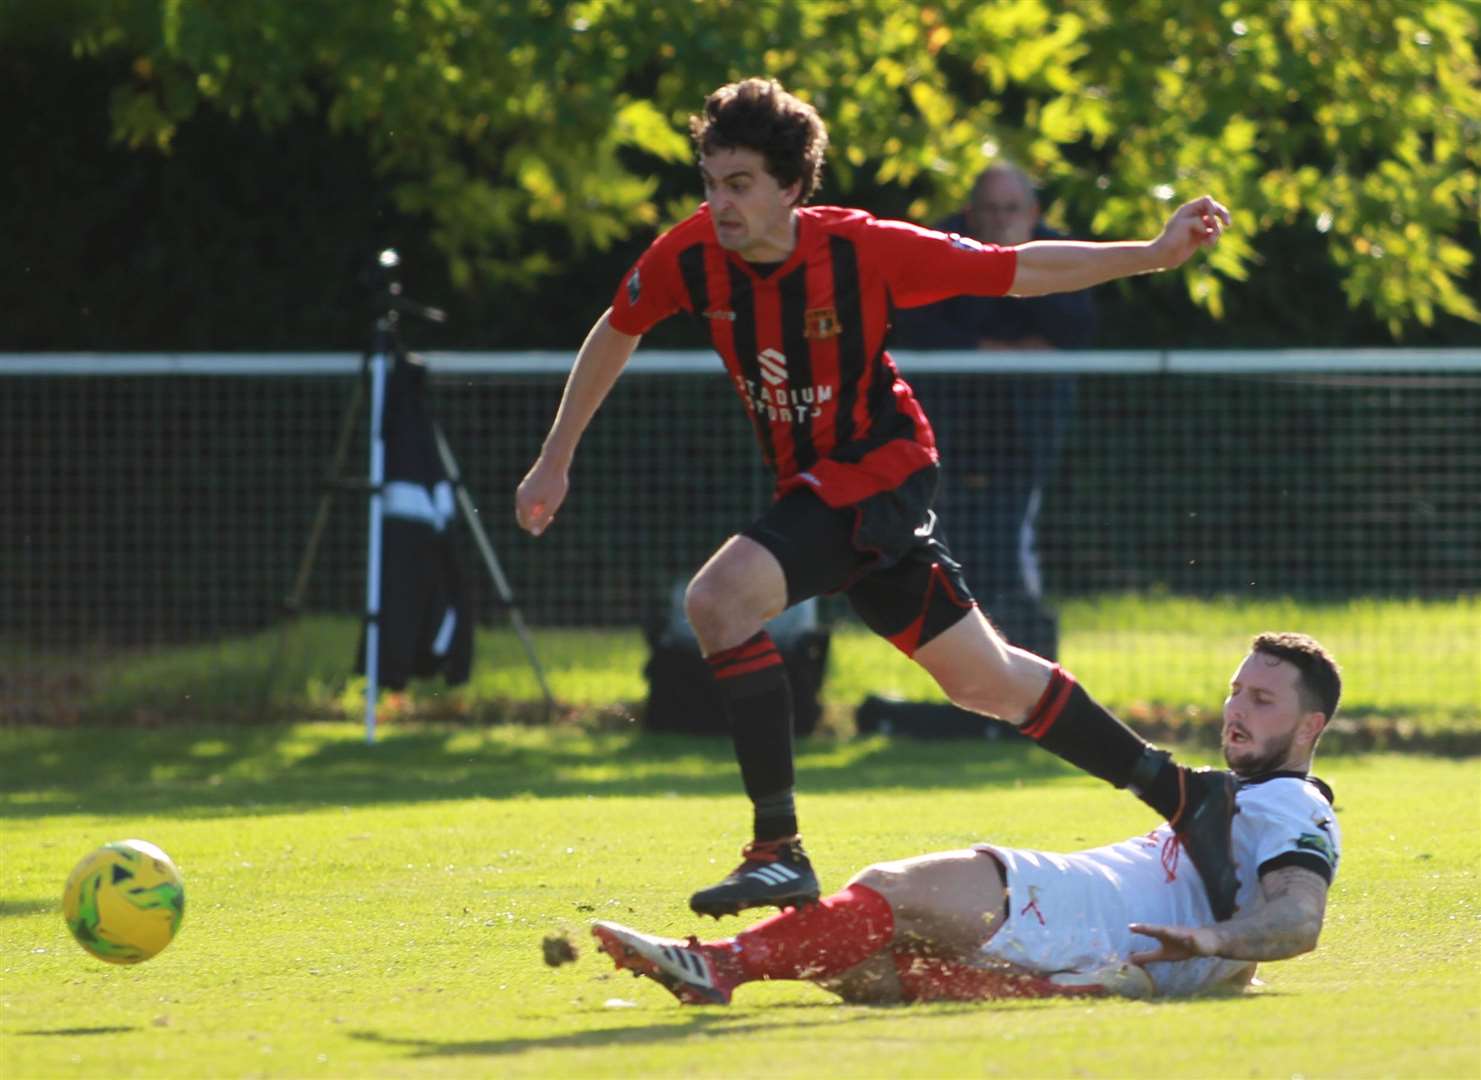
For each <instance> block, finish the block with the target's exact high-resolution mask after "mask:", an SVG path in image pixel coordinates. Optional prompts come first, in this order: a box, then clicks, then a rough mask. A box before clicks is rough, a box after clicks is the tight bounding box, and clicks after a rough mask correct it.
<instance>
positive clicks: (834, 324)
mask: <svg viewBox="0 0 1481 1080" xmlns="http://www.w3.org/2000/svg"><path fill="white" fill-rule="evenodd" d="M842 329H843V327H842V326H841V325H840V324H839V322H838V312H837V311H836V310H835V309H833V308H830V307H825V308H812V309H810V310H808V311H805V312H803V313H802V336H803V337H805V338H810V339H811V340H813V341H818V340H821V339H822V338H830V337H837V336H838V334H839V332H840V331H841V330H842Z"/></svg>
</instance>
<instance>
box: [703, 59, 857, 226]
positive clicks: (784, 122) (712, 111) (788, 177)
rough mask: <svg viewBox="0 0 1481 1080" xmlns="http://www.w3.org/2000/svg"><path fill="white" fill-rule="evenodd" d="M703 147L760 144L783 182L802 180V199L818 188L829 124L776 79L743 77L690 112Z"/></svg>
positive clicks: (758, 148) (769, 167)
mask: <svg viewBox="0 0 1481 1080" xmlns="http://www.w3.org/2000/svg"><path fill="white" fill-rule="evenodd" d="M689 134H690V136H691V137H692V138H693V139H694V148H695V151H696V152H697V153H700V154H708V153H710V152H711V151H714V150H736V149H747V150H754V151H756V152H757V153H758V154H760V155H761V156H762V157H763V158H765V159H766V171H767V172H768V173H770V174H771V176H772V178H773V179H774V180H776V182H777V183H778V184H779V185H781V186H782V187H787V186H789V185H791V184H793V183H795V182H797V181H801V182H802V190H801V193H800V195H799V196H798V199H797V202H798V205H801V204H802V203H805V202H807V200H808V199H810V198H812V196H813V195H814V194H815V193H816V192H817V190H818V185H819V184H821V183H822V180H823V158H824V156H825V155H826V154H827V152H828V129H827V127H825V126H824V124H823V118H822V117H821V116H819V115H818V110H817V109H814V108H813V107H812V106H811V105H809V104H808V103H807V102H805V101H802V100H800V99H799V98H796V97H794V96H792V95H791V94H789V93H788V92H787V91H786V90H785V89H783V88H782V84H781V83H779V82H777V81H776V80H775V79H759V78H751V79H742V80H741V81H740V82H733V83H728V84H726V85H725V86H722V87H720V89H718V90H716V91H715V92H714V93H713V94H711V95H710V96H709V97H707V98H705V104H704V111H703V112H702V113H699V114H697V115H695V116H691V117H690V118H689Z"/></svg>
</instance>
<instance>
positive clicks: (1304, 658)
mask: <svg viewBox="0 0 1481 1080" xmlns="http://www.w3.org/2000/svg"><path fill="white" fill-rule="evenodd" d="M1250 649H1251V650H1252V651H1253V652H1257V653H1262V654H1264V655H1265V656H1273V657H1275V658H1276V659H1278V660H1284V661H1286V663H1288V664H1293V665H1295V667H1296V669H1297V670H1298V671H1300V672H1301V677H1300V679H1298V680H1297V683H1296V690H1297V693H1298V694H1299V695H1300V698H1301V707H1302V708H1303V709H1305V710H1307V711H1308V712H1319V713H1321V714H1322V715H1323V716H1325V717H1326V718H1327V722H1328V723H1331V721H1332V717H1334V716H1336V715H1337V703H1338V701H1340V700H1341V698H1342V669H1341V668H1340V667H1338V666H1337V661H1336V660H1334V659H1333V658H1332V655H1331V653H1329V652H1327V650H1326V649H1324V648H1322V646H1321V644H1320V643H1319V642H1318V641H1317V640H1316V639H1315V638H1310V637H1307V636H1306V635H1305V634H1277V633H1265V634H1257V635H1256V636H1255V639H1254V640H1253V641H1251V642H1250Z"/></svg>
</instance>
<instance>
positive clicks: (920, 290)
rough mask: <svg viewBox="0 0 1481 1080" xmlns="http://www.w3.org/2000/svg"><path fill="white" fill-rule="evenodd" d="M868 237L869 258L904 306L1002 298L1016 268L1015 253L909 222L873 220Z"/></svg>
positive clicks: (1010, 285) (897, 301) (1011, 281)
mask: <svg viewBox="0 0 1481 1080" xmlns="http://www.w3.org/2000/svg"><path fill="white" fill-rule="evenodd" d="M866 236H867V237H868V244H869V253H870V256H871V257H872V258H873V259H874V261H875V264H876V265H877V266H878V267H879V268H880V272H881V274H882V275H883V276H884V279H885V282H886V284H888V285H889V288H890V295H891V297H892V299H893V300H894V302H895V304H896V306H898V307H902V308H912V307H919V306H920V305H922V304H933V303H935V302H936V301H938V300H945V299H946V298H947V297H950V296H1003V295H1005V294H1006V293H1007V292H1008V290H1009V289H1011V288H1012V287H1013V275H1014V274H1015V273H1016V272H1017V270H1018V253H1017V252H1016V251H1014V250H1013V249H1012V248H1009V247H997V246H995V245H993V244H982V243H978V242H977V241H976V240H973V239H972V238H971V237H968V236H961V235H959V234H957V233H944V232H937V231H936V230H935V229H925V228H922V227H921V226H919V225H912V224H911V223H910V222H908V221H878V220H875V221H871V222H870V224H869V227H868V229H867V230H866Z"/></svg>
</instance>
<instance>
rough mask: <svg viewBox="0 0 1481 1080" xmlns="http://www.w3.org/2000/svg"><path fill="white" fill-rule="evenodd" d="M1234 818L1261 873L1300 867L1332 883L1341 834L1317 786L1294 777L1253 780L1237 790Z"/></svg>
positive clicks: (1340, 847)
mask: <svg viewBox="0 0 1481 1080" xmlns="http://www.w3.org/2000/svg"><path fill="white" fill-rule="evenodd" d="M1234 821H1235V826H1236V828H1237V829H1238V830H1239V831H1240V832H1242V833H1244V839H1245V841H1246V844H1247V845H1248V846H1247V847H1246V851H1247V852H1248V853H1249V855H1250V857H1251V861H1252V862H1253V863H1254V866H1255V869H1256V871H1257V873H1260V874H1264V873H1267V872H1269V871H1271V870H1275V869H1279V868H1280V867H1282V866H1301V867H1304V868H1306V869H1308V870H1311V871H1313V872H1314V873H1317V874H1320V875H1321V876H1322V877H1323V878H1325V879H1326V880H1327V881H1328V882H1329V883H1330V882H1331V881H1332V879H1333V878H1334V877H1335V876H1336V874H1337V864H1338V862H1339V860H1340V859H1341V855H1342V834H1341V832H1340V831H1339V830H1338V828H1337V815H1336V813H1335V812H1333V810H1332V806H1331V804H1330V803H1328V802H1327V800H1326V799H1325V798H1323V797H1322V794H1321V792H1320V791H1318V790H1317V789H1316V786H1315V785H1313V784H1310V783H1308V782H1307V781H1305V780H1301V779H1297V778H1296V777H1278V778H1275V779H1271V780H1265V781H1262V782H1259V783H1256V784H1251V785H1249V786H1248V787H1246V788H1243V789H1242V790H1241V791H1240V793H1239V814H1238V816H1236V817H1235V819H1234Z"/></svg>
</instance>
